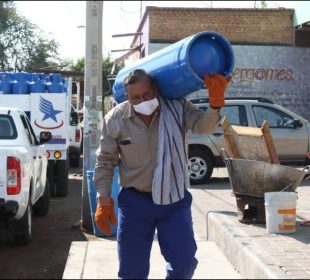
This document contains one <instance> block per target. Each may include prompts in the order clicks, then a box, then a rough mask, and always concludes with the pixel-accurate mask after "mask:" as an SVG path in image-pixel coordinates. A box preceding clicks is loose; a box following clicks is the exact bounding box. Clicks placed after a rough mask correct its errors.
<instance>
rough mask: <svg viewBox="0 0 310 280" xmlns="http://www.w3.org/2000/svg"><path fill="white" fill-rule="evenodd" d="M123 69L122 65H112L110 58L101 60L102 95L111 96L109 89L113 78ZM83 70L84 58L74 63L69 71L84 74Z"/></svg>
mask: <svg viewBox="0 0 310 280" xmlns="http://www.w3.org/2000/svg"><path fill="white" fill-rule="evenodd" d="M123 67H124V64H123V63H120V64H115V65H114V62H113V61H112V60H111V57H110V56H108V57H106V58H103V59H102V88H103V89H102V91H103V93H104V95H109V94H111V89H112V86H113V84H114V79H113V77H115V75H116V74H117V73H118V72H119V71H120V70H121V69H122V68H123ZM113 68H114V69H113ZM84 69H85V58H84V57H83V58H80V59H78V60H77V61H76V63H75V64H73V65H72V66H71V69H70V70H71V71H76V72H84ZM112 69H113V70H114V71H113V75H111V71H112ZM77 79H78V78H77ZM80 79H81V78H80Z"/></svg>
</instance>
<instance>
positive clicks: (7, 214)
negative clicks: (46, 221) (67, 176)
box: [0, 107, 52, 245]
mask: <svg viewBox="0 0 310 280" xmlns="http://www.w3.org/2000/svg"><path fill="white" fill-rule="evenodd" d="M51 137H52V136H51V133H50V132H42V133H41V134H40V140H38V139H37V137H36V135H35V133H34V130H33V128H32V126H31V123H30V121H29V119H28V118H27V116H26V114H25V113H24V112H23V111H21V110H19V109H14V108H5V107H0V228H8V229H9V230H10V231H11V233H12V235H13V237H14V240H15V242H16V243H17V244H19V245H26V244H28V243H29V242H30V241H31V235H32V211H33V212H34V214H35V215H36V216H46V215H47V213H48V211H49V199H50V193H49V185H48V180H47V179H46V173H47V157H46V155H45V153H46V150H45V148H44V146H43V145H42V144H43V143H44V142H46V141H48V140H50V139H51Z"/></svg>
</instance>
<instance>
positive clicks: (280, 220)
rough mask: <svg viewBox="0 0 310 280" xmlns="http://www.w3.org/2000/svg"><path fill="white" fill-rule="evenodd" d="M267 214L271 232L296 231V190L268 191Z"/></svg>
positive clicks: (267, 225)
mask: <svg viewBox="0 0 310 280" xmlns="http://www.w3.org/2000/svg"><path fill="white" fill-rule="evenodd" d="M264 197H265V214H266V227H267V231H268V232H269V233H294V232H295V231H296V200H297V194H296V193H295V192H266V193H265V194H264Z"/></svg>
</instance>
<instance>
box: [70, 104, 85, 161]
mask: <svg viewBox="0 0 310 280" xmlns="http://www.w3.org/2000/svg"><path fill="white" fill-rule="evenodd" d="M69 139H70V144H69V166H71V167H79V165H80V156H81V150H82V128H81V123H80V121H79V114H78V112H77V111H76V110H75V108H74V107H73V106H71V114H70V125H69Z"/></svg>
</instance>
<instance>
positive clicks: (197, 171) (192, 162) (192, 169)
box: [188, 148, 214, 185]
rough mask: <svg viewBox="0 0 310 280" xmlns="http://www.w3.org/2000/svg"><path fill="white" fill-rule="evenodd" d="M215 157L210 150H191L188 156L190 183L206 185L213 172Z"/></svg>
mask: <svg viewBox="0 0 310 280" xmlns="http://www.w3.org/2000/svg"><path fill="white" fill-rule="evenodd" d="M213 166H214V164H213V156H212V154H211V152H209V151H208V150H202V149H199V148H190V149H189V156H188V172H189V179H190V183H191V184H193V185H195V184H204V183H206V182H207V181H208V180H209V178H210V177H211V175H212V172H213Z"/></svg>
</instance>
